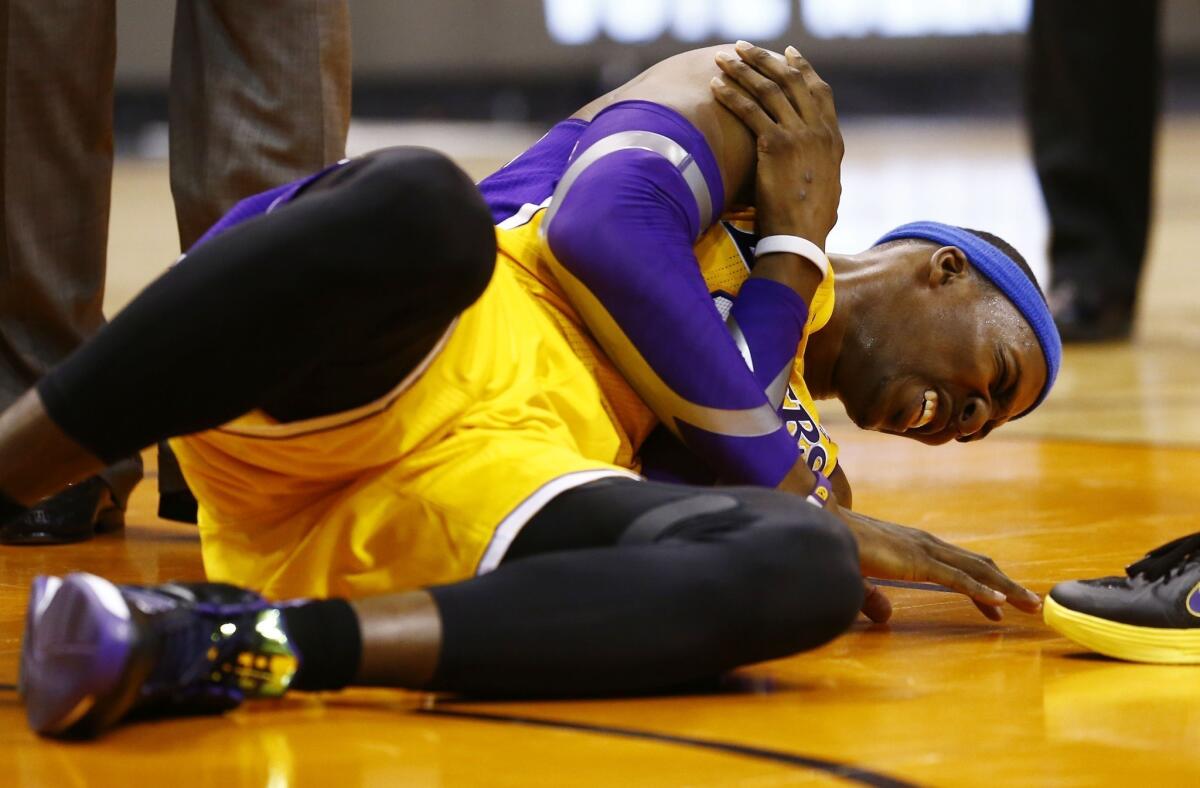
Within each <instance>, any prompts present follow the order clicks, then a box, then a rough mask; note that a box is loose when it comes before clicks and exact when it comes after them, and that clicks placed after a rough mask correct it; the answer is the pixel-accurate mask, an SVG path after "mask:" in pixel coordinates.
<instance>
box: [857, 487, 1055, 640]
mask: <svg viewBox="0 0 1200 788" xmlns="http://www.w3.org/2000/svg"><path fill="white" fill-rule="evenodd" d="M839 513H840V514H841V515H842V519H843V521H844V522H845V523H846V525H847V526H849V527H850V530H851V532H852V533H853V534H854V538H855V539H856V540H857V541H858V558H859V563H860V564H861V565H862V572H863V575H865V576H870V577H877V578H881V579H887V580H906V581H911V582H917V583H937V584H939V585H943V586H946V587H947V588H951V589H953V590H955V591H958V592H959V593H961V594H965V595H966V596H968V597H970V598H971V600H972V601H973V602H974V603H975V606H976V607H978V608H979V610H980V611H981V612H982V613H983V614H984V615H985V616H987V617H988V618H990V619H992V620H993V621H998V620H1000V618H1001V612H1000V607H1001V605H1003V604H1004V603H1005V602H1008V603H1009V604H1010V605H1012V606H1013V607H1015V608H1017V609H1018V610H1024V611H1025V612H1026V613H1036V612H1037V611H1039V610H1040V609H1041V607H1042V601H1041V598H1040V597H1038V595H1037V594H1035V593H1033V592H1032V591H1030V590H1028V589H1026V588H1024V587H1022V586H1021V585H1020V584H1019V583H1017V582H1016V581H1014V580H1012V579H1011V578H1009V577H1008V576H1007V575H1005V574H1004V573H1003V572H1001V571H1000V568H999V567H998V566H996V562H995V561H993V560H992V559H991V558H988V557H987V556H985V555H980V554H979V553H973V552H971V551H970V550H966V549H963V548H961V547H958V546H956V545H952V544H950V543H949V542H944V541H942V540H941V539H938V538H937V537H936V536H934V535H933V534H930V533H927V532H925V531H921V530H918V529H916V528H909V527H907V526H903V525H896V524H895V523H887V522H883V521H882V520H876V519H874V518H872V517H867V516H865V515H861V514H858V513H856V512H851V511H849V510H847V509H842V510H840V512H839Z"/></svg>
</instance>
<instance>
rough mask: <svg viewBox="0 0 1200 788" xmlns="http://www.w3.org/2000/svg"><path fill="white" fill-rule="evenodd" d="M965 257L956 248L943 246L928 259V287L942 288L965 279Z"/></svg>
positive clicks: (966, 266)
mask: <svg viewBox="0 0 1200 788" xmlns="http://www.w3.org/2000/svg"><path fill="white" fill-rule="evenodd" d="M968 267H969V263H968V262H967V256H966V254H964V253H963V250H962V249H959V248H958V247H957V246H943V247H941V248H940V249H938V250H937V251H935V252H934V253H933V254H932V255H931V256H930V258H929V286H930V287H944V286H945V285H948V284H950V283H951V282H954V281H957V280H959V279H962V278H964V277H966V275H967V268H968Z"/></svg>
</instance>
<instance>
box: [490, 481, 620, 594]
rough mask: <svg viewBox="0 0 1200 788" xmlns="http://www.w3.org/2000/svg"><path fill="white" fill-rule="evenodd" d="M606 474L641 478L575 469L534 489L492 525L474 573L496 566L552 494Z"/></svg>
mask: <svg viewBox="0 0 1200 788" xmlns="http://www.w3.org/2000/svg"><path fill="white" fill-rule="evenodd" d="M610 476H620V477H623V478H626V479H636V480H638V481H641V479H642V477H641V476H638V475H637V474H636V473H634V472H633V471H620V470H617V469H615V468H598V469H596V470H593V471H575V472H574V473H568V474H565V475H563V476H559V477H557V478H555V479H551V480H550V481H548V482H546V483H545V484H543V485H542V486H541V487H539V488H538V489H536V490H534V492H533V494H532V495H530V496H529V497H528V498H526V499H525V500H523V501H521V503H519V504H517V508H515V509H513V510H512V511H511V512H509V513H508V515H507V516H506V517H505V518H504V519H503V520H501V521H500V524H499V525H497V526H496V531H495V533H493V534H492V541H490V542H489V543H488V546H487V549H486V550H484V552H483V558H481V559H480V560H479V566H478V567H476V569H475V574H476V575H477V576H478V575H486V574H487V573H488V572H491V571H492V570H493V569H495V568H496V567H498V566H500V562H501V561H502V560H504V555H505V553H507V552H508V548H509V547H511V546H512V543H513V540H514V539H516V538H517V534H519V533H521V529H522V528H524V527H525V524H526V523H528V522H529V521H530V520H531V519H533V516H534V515H535V514H537V513H538V512H540V511H541V510H542V508H543V507H544V506H545V505H546V504H548V503H550V501H552V500H554V498H555V497H557V496H558V495H560V494H562V493H564V492H566V491H567V490H570V489H573V488H575V487H578V486H580V485H581V484H587V483H588V482H594V481H596V480H597V479H606V478H608V477H610Z"/></svg>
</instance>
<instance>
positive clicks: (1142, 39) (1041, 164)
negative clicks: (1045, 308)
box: [1027, 0, 1161, 342]
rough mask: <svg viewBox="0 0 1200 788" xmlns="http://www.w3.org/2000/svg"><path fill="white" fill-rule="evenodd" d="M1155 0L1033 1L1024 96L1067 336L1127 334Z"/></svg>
mask: <svg viewBox="0 0 1200 788" xmlns="http://www.w3.org/2000/svg"><path fill="white" fill-rule="evenodd" d="M1159 15H1160V3H1159V2H1158V0H1138V2H1128V1H1127V0H1034V3H1033V14H1032V19H1031V24H1030V28H1029V50H1028V52H1029V59H1028V72H1027V79H1028V99H1029V125H1030V133H1031V140H1032V145H1033V158H1034V162H1035V164H1036V166H1037V174H1038V180H1039V181H1040V182H1041V186H1042V194H1043V196H1044V197H1045V200H1046V209H1047V211H1048V212H1049V216H1050V271H1051V281H1052V283H1053V284H1052V287H1051V293H1050V299H1051V304H1052V307H1053V309H1054V316H1055V322H1056V323H1057V324H1058V327H1059V331H1060V332H1061V334H1062V338H1063V341H1066V342H1072V341H1074V342H1094V341H1104V340H1121V339H1128V338H1129V336H1130V334H1131V332H1132V329H1133V315H1134V307H1135V306H1136V302H1137V293H1138V284H1139V278H1140V276H1141V271H1142V262H1143V260H1144V259H1145V256H1146V239H1147V236H1148V234H1149V228H1150V219H1151V202H1152V192H1151V190H1152V188H1153V178H1152V174H1153V168H1154V140H1155V131H1156V127H1157V123H1158V105H1159V82H1160V78H1159V77H1160V72H1161V69H1160V58H1159V51H1158V19H1159Z"/></svg>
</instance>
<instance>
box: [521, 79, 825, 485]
mask: <svg viewBox="0 0 1200 788" xmlns="http://www.w3.org/2000/svg"><path fill="white" fill-rule="evenodd" d="M711 101H712V100H711V99H710V102H711ZM660 109H661V108H660ZM659 115H662V117H658V116H659ZM670 115H672V116H673V117H674V118H675V120H671V118H667V117H665V115H663V113H662V112H659V113H657V114H656V113H655V112H654V107H653V106H647V105H637V106H631V105H629V104H624V105H618V106H616V107H611V108H610V109H609V110H607V111H605V112H603V113H601V114H600V115H598V116H596V117H595V118H594V119H593V122H592V124H591V125H590V126H589V128H588V130H587V131H586V132H585V133H584V135H583V136H582V137H581V138H580V141H579V145H578V147H577V151H576V154H575V156H574V157H573V159H572V162H571V164H570V165H569V166H568V168H567V171H566V172H565V173H564V175H563V178H562V179H561V180H560V183H559V187H558V190H557V191H556V193H555V197H554V200H553V202H552V205H551V209H550V210H549V211H548V213H547V217H546V218H545V220H544V221H543V229H544V232H545V233H546V241H547V245H548V246H549V248H550V251H551V252H552V253H553V257H554V261H553V262H554V263H556V264H557V266H558V267H557V270H556V274H557V275H558V278H559V281H560V283H561V284H562V285H563V287H564V289H565V290H566V291H567V295H568V297H569V298H570V299H571V301H572V303H573V305H574V306H575V307H576V309H577V310H578V311H579V313H580V315H581V316H582V317H583V319H584V321H585V322H586V323H587V324H588V327H589V328H590V329H591V331H592V334H593V335H594V336H595V337H596V338H597V340H598V341H599V342H600V344H601V345H602V346H603V347H604V349H605V351H606V352H607V353H608V355H609V356H610V358H612V359H613V361H614V362H615V363H616V364H617V366H618V367H619V368H620V369H621V371H622V373H623V374H624V376H625V377H626V379H627V380H628V381H629V382H630V383H631V385H632V386H633V387H634V389H635V390H636V391H637V392H638V393H639V394H640V395H641V396H642V398H643V399H644V400H645V401H646V402H647V403H648V404H649V405H650V406H651V408H652V409H653V410H654V411H655V412H656V414H657V415H658V416H659V417H660V419H661V420H662V421H663V423H664V424H665V425H666V426H667V427H668V428H669V429H671V430H672V431H673V432H675V434H676V435H678V436H679V437H680V438H681V439H682V440H683V441H684V443H685V444H686V445H687V446H688V447H689V449H691V450H692V451H693V452H694V453H695V454H697V455H698V456H700V457H702V458H703V459H704V460H706V461H707V462H708V464H709V465H710V466H711V467H712V468H713V469H714V471H715V472H716V473H717V474H718V476H719V477H720V478H721V479H722V480H724V481H728V482H736V483H750V484H760V485H765V486H777V485H778V486H783V487H785V488H787V489H791V490H794V491H796V492H800V493H804V494H807V493H808V492H809V491H810V490H811V489H812V484H813V483H814V481H815V477H814V476H813V474H812V473H811V472H810V471H809V470H808V468H807V467H806V466H805V465H804V463H803V461H802V460H801V458H800V452H799V449H798V447H797V446H796V445H795V442H794V440H793V439H792V438H791V436H790V435H789V434H788V433H787V430H786V429H785V428H784V427H783V425H782V422H781V421H780V419H779V417H778V415H777V413H776V408H777V406H778V404H779V403H777V402H772V401H771V399H770V398H769V397H768V396H767V394H766V390H767V386H765V385H764V384H763V382H762V381H763V380H773V379H775V378H776V377H778V374H779V373H781V372H782V371H783V370H784V367H785V366H786V367H787V368H788V369H790V365H791V361H792V359H793V358H794V356H795V353H796V350H797V348H798V346H799V342H800V338H801V336H802V334H803V330H804V325H805V322H806V319H807V310H808V304H807V301H806V298H805V297H804V296H803V295H802V294H801V291H802V290H803V288H804V285H803V283H802V282H800V281H798V280H800V279H803V278H804V277H805V276H806V275H807V268H808V267H810V266H808V265H807V264H804V263H800V262H798V261H797V260H787V259H785V258H788V257H793V256H791V255H777V256H776V257H777V258H778V259H776V260H770V259H764V265H762V266H760V267H761V268H762V269H763V273H762V275H761V276H758V277H756V279H757V280H759V281H758V283H757V284H753V285H749V283H748V285H749V286H750V290H751V292H753V291H755V290H757V292H758V298H759V300H760V301H761V302H763V303H767V304H769V305H771V306H772V307H773V308H775V311H776V313H777V314H778V315H780V317H781V319H780V320H779V322H778V323H777V324H776V325H775V327H774V331H773V332H774V335H775V339H774V340H773V341H772V342H770V344H771V346H772V348H773V352H772V353H771V355H772V356H773V357H777V358H776V360H775V361H774V362H773V363H772V364H769V365H763V364H759V365H756V368H755V370H754V371H751V370H750V369H748V368H747V364H746V362H745V360H744V358H743V355H742V353H741V352H740V351H739V349H738V347H737V346H736V344H735V343H734V341H733V339H732V338H731V336H730V334H729V333H728V331H727V329H726V326H725V324H724V322H723V321H722V320H721V318H720V316H719V314H718V313H717V312H716V310H715V309H714V308H713V306H712V302H711V297H710V295H709V293H708V290H707V287H706V286H705V284H704V281H703V278H702V277H701V276H700V275H699V267H698V264H697V262H696V258H695V254H694V252H693V250H692V246H693V244H694V242H695V239H696V237H697V236H698V235H699V234H700V233H701V232H702V231H703V230H704V229H706V228H707V227H708V226H709V225H710V224H711V222H712V220H713V218H714V217H715V216H716V215H719V213H720V211H721V210H723V208H724V206H725V205H726V201H725V198H724V187H723V181H722V174H721V172H720V171H719V168H720V166H721V165H720V164H718V163H717V162H716V160H715V158H719V157H714V156H713V152H712V151H713V149H712V147H711V138H710V137H708V135H707V134H703V133H702V130H701V131H698V130H697V126H696V125H694V124H692V125H689V124H687V123H682V122H681V119H679V118H678V116H677V115H675V114H674V113H670ZM730 119H731V120H733V121H734V122H737V121H736V118H732V116H730ZM709 133H711V129H710V130H709ZM829 155H830V154H829V152H828V150H827V149H826V150H823V149H820V148H817V149H814V151H812V152H811V156H813V157H814V158H818V157H822V156H826V157H827V156H829ZM814 167H816V165H814ZM816 169H818V170H820V172H821V173H823V174H825V173H827V172H828V171H829V169H830V167H828V166H824V165H823V166H821V167H816ZM835 169H836V168H835ZM781 177H782V176H781ZM802 177H803V176H802ZM835 192H836V190H835ZM835 212H836V208H835V209H834V211H832V212H829V211H827V212H826V213H825V214H824V216H823V217H820V216H816V215H814V212H811V211H810V212H807V213H806V212H804V211H795V212H792V213H790V214H787V215H786V218H785V216H783V215H781V214H784V213H785V212H783V211H772V210H770V209H769V210H768V217H776V216H779V221H778V222H777V224H778V226H779V227H780V230H779V231H780V232H782V228H783V227H784V225H785V223H786V221H788V220H793V221H800V220H803V219H808V220H817V221H824V222H826V223H828V217H829V215H830V214H831V213H835ZM773 220H774V219H773V218H769V219H768V221H773ZM788 229H790V230H791V231H792V233H793V234H803V235H806V236H810V237H814V238H817V239H818V240H819V241H820V242H821V243H823V242H824V238H825V235H826V234H827V233H828V230H829V227H826V226H820V227H816V226H814V227H811V228H807V229H805V228H800V227H792V226H788ZM771 275H773V276H774V277H775V278H774V279H772V278H771ZM819 281H820V279H819V273H818V274H817V275H815V276H812V277H811V282H810V286H809V287H808V288H807V290H808V293H807V298H811V296H812V292H813V291H815V288H816V285H817V283H819ZM743 292H744V293H745V292H747V291H745V290H744V291H743ZM739 300H741V299H739ZM747 300H749V299H747ZM774 366H778V367H779V369H778V370H777V369H774V368H773V367H774ZM768 367H770V368H768Z"/></svg>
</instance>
